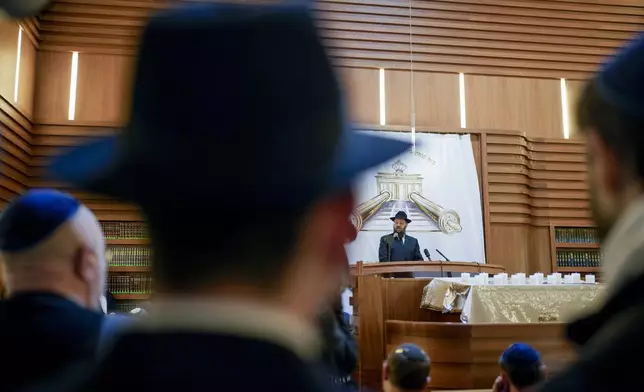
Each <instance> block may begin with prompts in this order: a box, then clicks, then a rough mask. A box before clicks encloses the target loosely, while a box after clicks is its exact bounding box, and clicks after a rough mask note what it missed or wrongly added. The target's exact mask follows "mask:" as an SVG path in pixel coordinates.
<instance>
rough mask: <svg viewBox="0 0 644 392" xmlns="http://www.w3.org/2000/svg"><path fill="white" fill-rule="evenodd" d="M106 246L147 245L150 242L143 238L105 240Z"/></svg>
mask: <svg viewBox="0 0 644 392" xmlns="http://www.w3.org/2000/svg"><path fill="white" fill-rule="evenodd" d="M105 242H106V243H107V245H108V246H109V245H144V246H147V245H149V243H150V241H149V240H147V239H145V238H106V239H105Z"/></svg>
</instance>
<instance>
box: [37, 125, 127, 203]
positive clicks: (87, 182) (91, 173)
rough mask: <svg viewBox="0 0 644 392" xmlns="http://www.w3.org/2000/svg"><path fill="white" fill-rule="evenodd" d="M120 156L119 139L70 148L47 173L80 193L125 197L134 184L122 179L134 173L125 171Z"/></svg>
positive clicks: (92, 142) (114, 137)
mask: <svg viewBox="0 0 644 392" xmlns="http://www.w3.org/2000/svg"><path fill="white" fill-rule="evenodd" d="M120 155H121V152H120V151H119V137H118V136H116V135H115V136H108V137H102V138H100V139H97V140H94V141H91V142H89V143H87V144H83V145H80V146H75V147H71V148H69V149H68V150H66V151H65V152H64V153H63V154H61V155H59V156H57V157H55V158H54V159H53V160H52V161H51V162H50V163H49V166H48V168H47V169H48V170H47V172H48V175H49V176H50V177H52V178H53V179H55V180H57V181H62V182H65V183H69V184H71V185H73V186H75V187H78V188H80V189H84V190H87V191H92V192H99V193H104V194H107V195H109V196H115V197H125V194H124V192H122V191H123V190H124V189H125V188H126V187H127V185H126V184H127V183H129V182H131V181H128V180H126V179H125V178H123V176H128V175H134V173H131V172H130V173H128V172H127V171H126V170H124V166H125V165H124V163H125V162H124V161H123V157H122V156H120Z"/></svg>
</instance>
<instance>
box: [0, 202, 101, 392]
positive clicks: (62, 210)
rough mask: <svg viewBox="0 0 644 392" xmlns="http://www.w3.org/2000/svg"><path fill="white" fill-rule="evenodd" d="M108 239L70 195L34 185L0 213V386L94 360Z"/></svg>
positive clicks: (11, 387)
mask: <svg viewBox="0 0 644 392" xmlns="http://www.w3.org/2000/svg"><path fill="white" fill-rule="evenodd" d="M104 250H105V243H104V240H103V232H102V230H101V227H100V225H99V223H98V221H97V220H96V218H95V217H94V214H92V212H91V211H90V210H89V209H88V208H87V207H85V206H83V205H82V204H80V203H79V202H78V201H77V200H76V199H74V198H73V197H71V196H69V195H66V194H64V193H60V192H57V191H54V190H33V191H29V192H27V193H26V194H24V195H22V196H20V197H18V198H17V199H16V200H14V201H13V202H12V203H11V204H10V205H9V206H8V207H7V208H6V210H5V211H4V213H3V214H2V216H1V217H0V251H1V252H2V255H3V259H4V263H5V268H6V276H5V279H6V285H7V299H6V300H5V301H2V302H0V347H2V354H3V357H4V358H6V361H5V362H4V363H3V364H2V378H1V380H0V383H1V385H2V388H0V389H2V390H3V391H10V390H14V389H15V388H18V387H21V386H23V385H25V384H26V383H30V382H34V381H37V380H39V379H42V378H45V377H48V376H50V375H53V374H55V373H56V372H57V371H58V370H60V369H63V368H65V367H66V366H68V365H70V364H73V363H83V362H87V361H88V360H91V359H94V358H95V357H96V353H97V344H98V337H99V333H100V329H101V324H102V319H103V316H102V315H101V313H99V305H98V304H99V301H98V299H99V297H100V296H101V293H102V292H103V288H104V282H105V274H106V267H105V258H104Z"/></svg>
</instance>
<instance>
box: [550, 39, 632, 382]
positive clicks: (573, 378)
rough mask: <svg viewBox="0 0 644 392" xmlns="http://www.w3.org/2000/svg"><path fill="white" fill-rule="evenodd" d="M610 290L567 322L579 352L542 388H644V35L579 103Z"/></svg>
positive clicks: (615, 59)
mask: <svg viewBox="0 0 644 392" xmlns="http://www.w3.org/2000/svg"><path fill="white" fill-rule="evenodd" d="M577 125H578V129H579V130H580V132H581V133H582V134H583V135H584V136H585V137H586V149H587V154H586V156H587V162H588V181H589V186H588V189H589V190H590V204H591V207H592V215H593V219H594V221H595V225H596V226H597V230H598V232H599V235H600V239H601V242H602V273H603V274H602V276H603V278H604V280H605V284H606V295H605V297H606V298H605V300H604V301H603V304H602V306H601V307H600V309H598V310H597V311H596V312H594V313H592V314H590V315H588V316H587V317H584V318H582V319H579V320H577V321H575V322H573V323H572V324H570V325H569V327H568V337H569V339H570V340H571V341H572V342H574V343H575V344H576V345H577V347H578V348H579V358H578V360H577V361H575V362H574V363H573V364H571V366H569V367H567V369H566V370H565V371H564V372H562V373H559V374H557V376H555V377H553V378H552V379H550V380H548V381H547V382H546V385H545V386H544V387H543V390H544V391H547V392H556V391H562V392H563V391H565V392H576V391H583V392H594V391H598V392H599V391H602V392H604V391H616V390H623V391H636V390H637V391H639V390H642V385H643V382H642V375H641V374H640V367H641V366H639V364H638V363H637V361H634V360H633V358H638V357H639V356H640V355H642V352H644V339H642V330H643V329H644V34H639V36H637V37H636V38H634V39H633V40H632V41H631V42H630V43H628V45H627V46H626V47H625V48H624V49H622V50H621V51H620V53H618V54H617V55H616V56H614V57H613V58H611V59H610V60H608V62H607V63H606V64H605V65H604V66H603V67H602V70H601V71H600V72H599V73H598V74H597V75H595V76H594V78H593V79H592V80H590V81H588V82H587V84H586V86H585V87H584V88H583V90H582V92H581V95H580V98H579V102H578V104H577Z"/></svg>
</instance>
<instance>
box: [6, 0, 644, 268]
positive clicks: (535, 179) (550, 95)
mask: <svg viewBox="0 0 644 392" xmlns="http://www.w3.org/2000/svg"><path fill="white" fill-rule="evenodd" d="M164 3H165V2H164V1H161V0H159V1H142V0H139V1H137V0H93V1H87V0H55V1H54V4H53V5H52V6H51V8H50V9H49V10H48V11H47V12H46V13H45V14H44V15H42V17H41V19H40V30H39V31H40V41H39V44H40V51H39V52H38V64H37V71H36V73H37V81H36V99H35V100H34V110H33V113H32V111H31V109H27V108H26V107H25V109H24V113H25V116H27V118H28V119H31V118H32V117H31V116H32V115H33V123H34V126H33V129H31V133H29V127H24V128H23V129H24V130H25V131H24V132H23V136H22V137H21V138H20V139H19V140H20V141H16V142H14V143H13V144H15V145H11V146H9V147H10V148H6V150H7V151H12V149H13V151H16V152H15V154H17V155H20V154H23V155H22V158H24V159H22V160H20V161H19V162H22V163H21V164H22V165H23V167H22V169H21V168H20V167H18V168H16V169H15V171H16V176H17V177H19V179H18V180H16V184H15V185H12V186H13V190H11V191H10V192H12V193H7V196H10V195H13V194H15V193H16V192H19V191H20V190H21V189H22V188H24V186H25V184H27V185H30V186H51V185H56V184H51V183H48V182H47V181H46V180H45V179H44V178H43V170H42V168H43V165H44V164H45V163H46V161H47V159H48V158H49V157H50V156H51V155H52V154H53V153H54V152H56V151H58V150H59V149H60V148H61V147H64V146H69V145H74V144H77V143H79V142H82V141H84V140H87V139H89V138H92V137H97V136H100V135H105V134H108V133H111V132H114V129H116V128H118V127H120V126H122V125H124V124H125V123H126V121H127V117H128V113H127V107H128V103H129V102H128V99H129V93H130V91H129V88H130V81H131V78H132V69H133V65H134V63H135V57H134V55H135V52H136V47H137V44H138V36H139V34H140V28H141V26H142V25H143V24H144V23H145V20H146V18H147V16H148V15H149V13H150V11H152V10H154V9H159V8H163V7H165V6H166V5H165V4H164ZM315 7H316V9H317V11H318V12H317V17H318V19H319V23H320V26H321V27H322V32H323V35H324V37H325V39H326V40H327V44H328V46H329V52H330V54H331V55H332V56H333V58H334V60H335V61H336V63H337V66H338V71H339V74H340V75H341V78H342V81H343V84H344V86H345V88H346V91H347V94H348V96H349V102H350V106H351V110H352V114H353V119H354V121H356V122H357V123H360V124H364V126H365V127H368V128H374V129H385V130H387V129H388V130H400V131H409V125H410V124H411V106H412V105H411V99H410V95H411V91H412V80H411V78H410V75H411V73H410V68H411V65H410V64H411V63H410V58H411V57H413V69H414V77H413V93H414V98H415V99H414V101H415V107H416V125H417V129H418V131H421V132H426V131H438V132H467V133H471V134H472V145H473V151H474V155H475V160H476V163H477V169H478V173H479V177H480V183H481V188H482V194H483V209H484V219H485V232H486V238H487V240H486V247H487V255H488V262H490V263H495V264H503V265H505V266H506V267H507V268H508V270H510V271H537V270H540V271H544V272H547V271H549V270H550V268H551V267H550V253H549V252H550V250H549V246H548V238H549V237H548V225H550V224H551V223H560V224H565V223H571V224H590V219H589V211H588V201H587V196H586V187H587V186H586V181H585V177H586V172H585V170H586V169H585V163H584V162H585V161H584V160H585V158H584V147H583V144H582V142H581V141H580V140H578V139H575V130H574V125H573V124H570V123H569V125H570V127H571V129H570V135H571V139H570V140H565V139H563V128H564V125H563V124H564V118H563V114H562V100H561V81H560V79H561V78H565V79H566V93H567V95H568V97H569V105H571V102H573V101H574V98H575V97H576V95H577V94H578V92H579V89H580V88H581V86H582V84H583V80H584V79H586V78H588V77H589V76H590V75H591V74H592V72H593V71H594V70H595V69H596V67H597V65H598V63H599V62H600V61H601V60H602V59H603V58H604V57H605V56H607V55H608V54H610V53H611V52H612V51H613V50H614V49H615V48H617V47H619V46H620V45H621V44H622V43H623V42H624V40H626V39H627V38H629V37H631V36H632V35H633V34H634V33H635V32H636V31H638V30H641V29H642V27H643V26H644V4H642V2H641V1H640V0H613V1H611V0H566V1H563V0H423V1H419V0H414V1H413V2H412V3H411V9H412V10H411V28H410V17H409V15H410V3H409V2H407V1H399V0H378V1H376V0H323V1H318V2H316V3H315ZM410 31H411V32H412V33H413V34H412V35H411V36H410ZM410 38H411V41H412V42H413V46H412V47H411V48H413V56H410ZM13 42H14V44H13V45H14V46H15V40H14V41H13ZM36 42H37V41H36ZM9 46H10V45H9ZM9 46H8V47H9ZM3 47H4V46H3ZM14 49H15V48H14ZM33 51H34V53H35V49H34V50H33ZM73 51H77V52H79V62H78V85H77V91H76V92H77V101H76V115H75V118H74V120H73V121H70V120H68V109H69V107H68V105H69V104H68V103H69V94H70V89H69V80H70V72H71V71H70V66H71V61H72V60H71V59H72V52H73ZM2 61H4V59H3V58H2V57H0V67H2V69H5V65H4V63H2ZM186 61H190V59H186ZM7 62H8V63H9V62H10V61H9V60H7ZM7 66H8V65H7ZM14 67H15V64H14ZM380 69H384V73H385V107H386V110H385V111H386V113H385V114H386V115H385V117H386V121H385V124H384V125H380V105H379V91H380V84H379V73H380ZM459 73H463V74H464V76H463V80H464V83H463V87H464V91H465V102H464V103H465V111H466V122H467V124H466V126H467V128H466V129H461V128H460V125H461V119H460V106H461V102H460V95H459ZM4 84H5V82H4V81H0V89H1V88H2V86H3V85H4ZM11 85H12V86H13V84H11ZM11 91H13V90H11ZM3 96H4V93H3ZM169 99H173V97H169ZM27 106H28V105H27ZM0 108H1V107H0ZM213 121H216V119H213ZM27 125H30V124H29V122H28V121H27ZM13 132H14V133H16V132H17V131H13ZM4 135H5V131H4V130H3V136H4ZM3 143H4V144H7V142H6V141H3ZM20 143H22V144H23V147H22V148H21V147H20ZM3 150H5V149H4V148H3ZM5 155H6V154H5ZM30 155H31V156H32V159H31V161H30V162H31V166H32V167H33V170H31V171H30V172H28V170H27V167H28V164H27V163H25V162H27V161H29V157H30ZM6 159H8V158H6ZM3 162H4V159H3ZM16 166H20V165H19V164H18V163H16ZM21 176H22V177H21ZM27 176H28V178H27V179H25V177H27ZM21 181H22V182H21ZM5 183H7V182H6V181H4V182H2V184H5ZM5 192H9V191H5ZM3 195H4V194H3ZM80 196H81V197H83V199H84V200H85V201H86V202H87V203H88V205H89V206H90V207H92V208H93V209H94V210H95V211H96V213H97V215H98V216H99V218H101V219H104V220H108V219H109V220H138V219H140V217H139V215H138V213H137V212H136V209H135V208H134V207H133V206H130V205H126V204H122V203H117V202H114V201H111V200H108V199H105V198H102V197H99V196H94V195H88V194H80ZM0 198H1V197H0Z"/></svg>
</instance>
